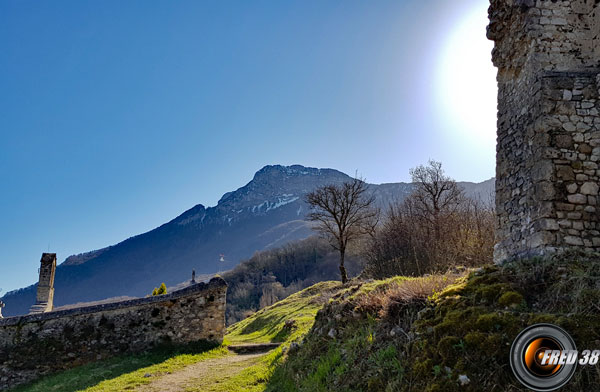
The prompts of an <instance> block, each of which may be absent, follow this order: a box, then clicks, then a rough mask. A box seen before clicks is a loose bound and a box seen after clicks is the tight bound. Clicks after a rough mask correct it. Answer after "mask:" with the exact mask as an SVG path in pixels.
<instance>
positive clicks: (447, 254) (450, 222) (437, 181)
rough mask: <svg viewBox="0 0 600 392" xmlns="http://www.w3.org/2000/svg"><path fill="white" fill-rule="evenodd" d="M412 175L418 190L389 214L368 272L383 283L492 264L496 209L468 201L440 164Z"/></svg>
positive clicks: (374, 245)
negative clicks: (393, 278)
mask: <svg viewBox="0 0 600 392" xmlns="http://www.w3.org/2000/svg"><path fill="white" fill-rule="evenodd" d="M410 174H411V175H412V178H413V181H414V184H415V189H414V191H413V193H412V194H411V195H410V196H408V197H407V198H406V199H404V200H403V201H402V202H400V203H396V204H392V205H391V206H390V208H389V210H388V211H387V216H386V217H385V219H383V222H382V224H381V225H379V229H378V233H377V234H376V235H375V236H374V237H373V238H372V239H371V241H370V245H369V246H368V247H367V249H366V252H365V259H366V260H367V268H366V269H367V272H369V273H370V274H371V275H372V276H374V277H377V278H383V277H387V276H393V275H422V274H426V273H433V272H441V271H444V270H446V269H447V268H449V267H452V266H457V265H463V266H468V267H472V266H480V265H485V264H489V263H491V261H492V251H493V245H494V210H493V207H492V206H491V205H489V203H488V204H485V203H482V202H481V201H475V200H472V199H469V198H467V197H465V195H464V193H463V190H462V189H461V188H460V187H459V185H458V184H457V183H456V182H455V181H454V180H452V179H451V178H449V177H447V176H446V175H445V174H444V172H443V170H442V165H441V163H439V162H435V161H429V164H428V165H427V166H423V165H421V166H418V167H416V168H414V169H412V170H411V171H410Z"/></svg>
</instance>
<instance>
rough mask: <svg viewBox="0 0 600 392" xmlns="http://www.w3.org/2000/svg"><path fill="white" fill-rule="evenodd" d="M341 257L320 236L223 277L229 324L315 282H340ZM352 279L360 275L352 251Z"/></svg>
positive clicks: (261, 254) (255, 257) (265, 255)
mask: <svg viewBox="0 0 600 392" xmlns="http://www.w3.org/2000/svg"><path fill="white" fill-rule="evenodd" d="M338 265H339V254H338V253H337V252H336V251H334V250H333V249H332V248H331V246H330V245H329V244H328V243H327V242H326V241H325V240H322V239H320V238H318V237H315V236H313V237H309V238H307V239H305V240H301V241H296V242H292V243H289V244H287V245H285V246H283V247H278V248H275V249H270V250H266V251H261V252H257V253H256V254H254V255H253V256H252V257H251V258H250V259H248V260H244V261H242V262H241V263H240V264H239V265H238V266H236V267H235V268H234V269H232V270H231V271H228V272H226V273H224V274H223V275H222V276H223V278H224V279H225V280H226V281H227V310H226V316H227V324H228V325H229V324H232V323H235V322H237V321H240V320H243V319H244V318H246V317H247V316H249V315H251V314H252V313H254V312H255V311H257V310H258V309H261V308H264V307H266V306H269V305H272V304H274V303H275V302H277V301H279V300H282V299H284V298H286V297H287V296H288V295H290V294H293V293H296V292H298V291H300V290H302V289H304V288H306V287H309V286H312V285H313V284H315V283H318V282H323V281H328V280H339V277H340V272H339V268H338ZM346 268H347V269H348V274H349V276H350V277H354V276H356V275H358V274H359V273H360V270H361V263H360V259H359V256H357V255H354V254H352V252H349V253H348V255H347V258H346Z"/></svg>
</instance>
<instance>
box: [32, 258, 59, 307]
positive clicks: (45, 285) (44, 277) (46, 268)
mask: <svg viewBox="0 0 600 392" xmlns="http://www.w3.org/2000/svg"><path fill="white" fill-rule="evenodd" d="M40 263H41V265H40V280H39V282H38V286H37V296H36V299H35V305H33V306H32V307H31V309H30V310H29V313H45V312H50V311H52V309H53V307H54V305H53V303H54V273H55V271H56V253H42V260H41V261H40Z"/></svg>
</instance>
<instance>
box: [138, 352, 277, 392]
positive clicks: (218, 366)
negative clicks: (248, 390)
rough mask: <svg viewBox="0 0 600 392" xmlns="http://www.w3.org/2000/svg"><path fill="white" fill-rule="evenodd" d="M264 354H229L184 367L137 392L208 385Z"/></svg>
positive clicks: (176, 391)
mask: <svg viewBox="0 0 600 392" xmlns="http://www.w3.org/2000/svg"><path fill="white" fill-rule="evenodd" d="M263 355H265V353H264V352H263V353H258V354H246V355H240V354H237V355H236V354H231V355H226V356H224V357H218V358H213V359H208V360H206V361H202V362H198V363H196V364H193V365H189V366H186V367H185V368H183V369H181V370H178V371H176V372H174V373H171V374H165V375H162V376H157V377H156V379H155V380H153V381H152V382H151V383H150V384H146V385H143V386H141V387H139V388H138V389H136V390H137V391H144V392H146V391H151V392H180V391H185V390H186V388H187V387H188V386H191V385H195V386H197V385H203V384H204V385H209V384H211V383H215V382H216V383H218V382H219V380H222V379H224V378H228V377H231V376H235V375H236V374H238V373H239V372H241V371H242V370H244V369H245V368H247V367H249V366H252V365H254V364H255V363H257V362H258V360H259V359H260V357H262V356H263Z"/></svg>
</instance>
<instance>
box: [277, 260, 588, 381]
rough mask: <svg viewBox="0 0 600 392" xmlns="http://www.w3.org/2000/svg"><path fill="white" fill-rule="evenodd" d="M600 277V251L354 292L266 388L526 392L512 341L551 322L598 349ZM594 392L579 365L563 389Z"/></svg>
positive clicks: (343, 296) (334, 304)
mask: <svg viewBox="0 0 600 392" xmlns="http://www.w3.org/2000/svg"><path fill="white" fill-rule="evenodd" d="M599 277H600V255H599V254H577V253H568V254H563V255H559V256H557V257H554V258H546V259H530V260H521V261H516V262H513V263H510V264H507V265H506V266H504V267H497V266H489V267H486V268H481V269H478V270H476V271H473V272H471V273H470V274H469V275H468V276H467V277H465V278H458V279H457V280H456V282H455V283H454V284H451V285H449V286H448V287H447V288H445V289H443V290H440V289H439V288H433V287H431V284H429V283H428V282H427V281H426V280H427V279H435V277H429V278H422V279H425V280H422V281H421V284H419V282H418V280H411V279H409V280H406V279H403V278H392V279H389V280H386V281H375V282H372V283H370V284H365V285H363V286H362V287H358V288H350V289H348V290H347V291H346V292H344V291H342V292H340V293H338V294H337V295H335V296H334V297H333V298H332V300H331V301H330V302H329V303H328V304H327V305H326V306H325V307H324V308H323V309H322V310H321V311H320V312H319V313H318V315H317V318H316V321H315V324H314V326H313V328H312V329H311V331H310V332H309V333H308V334H307V335H306V337H305V338H304V340H303V344H302V345H301V346H300V348H299V349H298V350H297V351H295V352H294V353H290V354H289V355H288V357H287V358H286V360H285V361H284V362H282V365H281V366H279V367H278V368H277V369H276V370H275V372H274V374H273V376H272V377H271V380H270V382H269V388H268V389H267V390H268V391H279V392H281V391H285V392H291V391H407V392H408V391H411V392H412V391H415V392H417V391H419V392H421V391H429V392H433V391H449V392H452V391H456V392H458V391H525V390H526V389H525V388H523V386H521V385H520V384H519V383H518V382H517V380H516V379H515V378H514V376H513V375H512V371H511V367H510V364H509V357H510V355H509V351H510V347H511V345H512V343H513V340H514V339H515V338H516V336H517V335H518V334H519V332H521V331H522V330H523V329H524V328H526V327H528V326H531V325H533V324H537V323H552V324H556V325H558V326H560V327H562V328H564V329H565V330H566V331H568V332H569V333H570V334H571V335H572V336H573V338H574V340H575V341H576V342H578V345H582V346H585V348H588V347H590V348H591V347H594V348H595V347H596V346H597V345H598V342H599V339H598V334H597V332H596V330H597V328H596V326H597V325H598V322H600V310H599V308H598V306H597V305H596V304H597V303H598V300H599V299H600V289H599V288H598V285H597V282H598V278H599ZM452 280H454V278H453V279H452ZM442 282H444V283H447V281H444V280H443V279H442ZM450 283H451V282H450ZM598 388H600V382H599V381H598V373H597V367H594V366H580V367H578V369H577V372H576V373H575V376H574V377H573V379H572V380H571V381H570V382H569V384H568V385H567V386H566V387H564V388H562V389H561V390H565V391H584V390H598Z"/></svg>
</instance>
